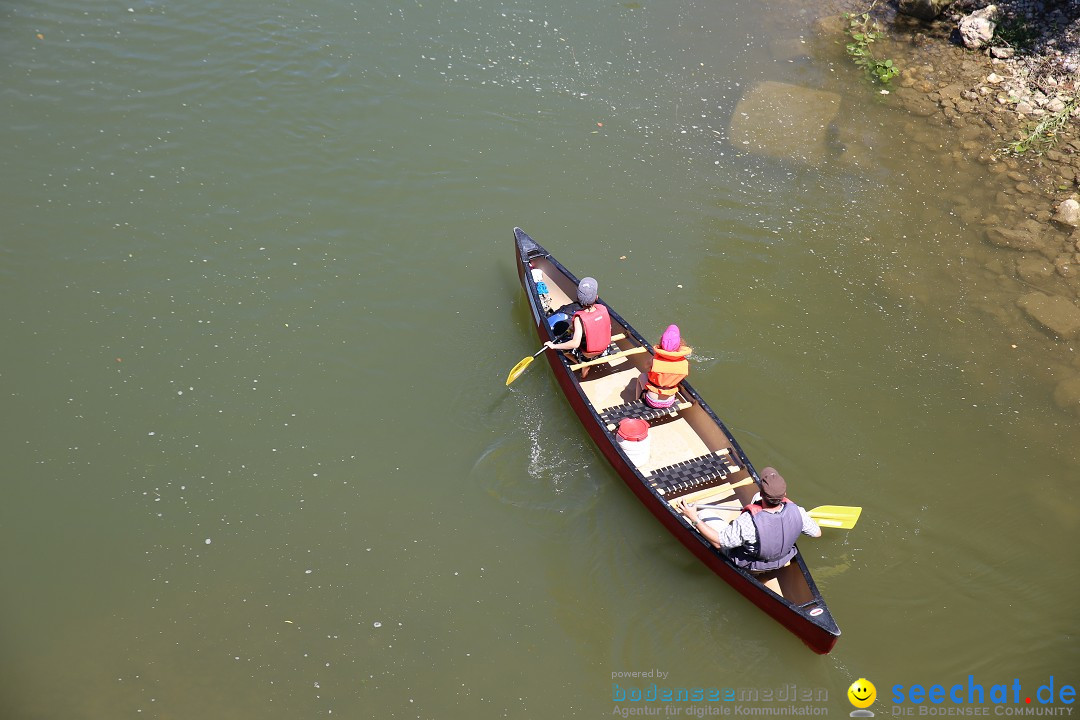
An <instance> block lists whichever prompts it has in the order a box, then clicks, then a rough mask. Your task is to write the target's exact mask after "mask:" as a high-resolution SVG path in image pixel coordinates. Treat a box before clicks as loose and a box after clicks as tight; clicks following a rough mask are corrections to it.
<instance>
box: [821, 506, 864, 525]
mask: <svg viewBox="0 0 1080 720" xmlns="http://www.w3.org/2000/svg"><path fill="white" fill-rule="evenodd" d="M809 512H810V517H812V518H814V521H815V522H817V524H818V525H820V526H822V527H831V528H842V529H844V530H850V529H851V528H853V527H855V523H856V522H858V520H859V516H860V515H862V508H861V507H850V506H848V505H821V506H819V507H816V508H814V509H813V510H810V511H809Z"/></svg>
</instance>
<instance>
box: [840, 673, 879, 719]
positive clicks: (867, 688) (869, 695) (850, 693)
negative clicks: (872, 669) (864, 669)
mask: <svg viewBox="0 0 1080 720" xmlns="http://www.w3.org/2000/svg"><path fill="white" fill-rule="evenodd" d="M847 699H848V702H850V703H851V704H852V705H854V706H855V710H852V711H851V717H874V713H873V711H871V710H867V709H866V708H868V707H870V706H871V705H873V704H874V700H876V699H877V688H876V687H874V683H872V682H870V681H869V680H867V679H866V678H859V679H858V680H856V681H855V682H853V683H851V687H849V688H848V689H847Z"/></svg>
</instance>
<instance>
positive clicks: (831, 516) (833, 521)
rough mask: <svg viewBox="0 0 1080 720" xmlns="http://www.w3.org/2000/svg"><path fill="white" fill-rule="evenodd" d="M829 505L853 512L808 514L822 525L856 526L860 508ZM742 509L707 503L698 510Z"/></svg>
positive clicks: (834, 526) (835, 526)
mask: <svg viewBox="0 0 1080 720" xmlns="http://www.w3.org/2000/svg"><path fill="white" fill-rule="evenodd" d="M822 507H825V506H822ZM828 507H840V508H844V509H845V510H851V511H852V513H851V514H850V515H837V514H835V513H829V512H819V511H818V510H819V509H818V508H813V509H812V510H807V511H806V514H807V515H809V516H810V517H812V518H813V519H814V520H815V521H816V522H817V524H818V525H820V526H821V527H831V528H842V529H845V530H850V529H851V528H853V527H855V523H856V522H857V521H858V519H859V513H858V512H855V511H857V510H860V508H854V507H852V508H847V507H845V506H842V505H830V506H828ZM742 509H743V508H742V506H739V505H707V504H706V505H702V506H700V507H698V510H742ZM848 519H850V521H851V525H850V526H848V525H847V524H846V523H845V522H844V521H845V520H848Z"/></svg>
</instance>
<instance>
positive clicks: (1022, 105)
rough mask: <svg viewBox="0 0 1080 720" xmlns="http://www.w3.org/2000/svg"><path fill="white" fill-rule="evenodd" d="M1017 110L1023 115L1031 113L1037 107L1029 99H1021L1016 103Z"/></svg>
mask: <svg viewBox="0 0 1080 720" xmlns="http://www.w3.org/2000/svg"><path fill="white" fill-rule="evenodd" d="M1016 112H1018V113H1020V114H1021V115H1030V114H1031V113H1033V112H1035V107H1034V106H1033V105H1032V104H1031V103H1029V102H1028V101H1027V100H1021V101H1020V102H1018V103H1017V104H1016Z"/></svg>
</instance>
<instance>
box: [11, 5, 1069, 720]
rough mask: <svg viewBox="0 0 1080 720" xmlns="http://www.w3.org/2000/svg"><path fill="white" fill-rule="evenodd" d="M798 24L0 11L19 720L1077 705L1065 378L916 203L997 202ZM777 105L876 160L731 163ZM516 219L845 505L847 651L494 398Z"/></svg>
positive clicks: (769, 455) (372, 10) (423, 9)
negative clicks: (624, 690)
mask: <svg viewBox="0 0 1080 720" xmlns="http://www.w3.org/2000/svg"><path fill="white" fill-rule="evenodd" d="M823 12H825V9H823V8H821V7H817V6H816V5H815V4H813V3H803V2H794V1H793V2H785V1H780V0H777V1H775V2H764V3H762V2H749V1H744V2H714V3H702V2H677V3H673V4H650V3H640V4H639V3H618V2H610V3H574V2H566V1H565V0H555V1H554V2H548V3H524V2H520V1H517V0H503V1H501V2H500V1H494V0H490V1H489V0H442V1H441V2H428V1H427V0H425V2H422V3H421V2H406V3H400V4H398V3H385V2H382V0H368V1H367V2H355V3H350V2H343V1H341V0H338V1H333V0H312V1H311V2H306V3H298V2H280V1H279V2H252V1H251V0H234V1H233V2H228V3H224V2H220V1H219V0H195V1H194V2H190V3H180V4H178V3H165V2H159V1H155V0H149V1H145V2H144V1H142V0H140V2H138V3H136V4H130V5H128V4H110V3H104V2H99V1H98V0H81V1H80V2H75V1H74V0H63V1H58V2H45V3H28V2H20V1H15V2H8V3H4V4H3V6H0V16H2V17H3V22H2V23H0V62H2V68H3V77H4V82H3V86H2V89H0V121H2V123H3V127H4V129H5V138H6V141H5V142H4V143H3V147H2V148H0V163H2V167H3V176H4V192H3V193H2V194H0V217H2V220H3V232H2V236H0V302H2V304H3V307H4V312H3V313H2V314H0V323H2V325H0V329H2V334H0V337H2V338H3V342H2V347H3V349H2V351H0V396H2V397H3V403H4V412H3V414H2V422H3V426H2V432H0V448H2V449H3V457H4V460H5V462H4V465H5V470H4V473H3V489H4V496H3V499H2V501H0V578H2V583H3V584H2V589H0V717H4V718H13V719H14V718H20V719H21V718H34V719H37V718H48V719H50V720H52V719H56V720H61V719H65V720H66V719H68V718H109V719H113V718H125V717H131V718H135V717H140V718H141V717H158V718H311V717H321V716H332V717H346V718H413V717H416V718H447V719H453V720H457V719H466V718H467V719H472V718H493V717H509V718H563V717H577V718H602V717H609V716H612V714H613V710H614V709H617V708H619V707H620V704H619V703H616V702H614V701H613V693H614V689H613V683H620V684H621V685H620V687H622V686H624V685H636V686H639V687H641V686H645V685H647V683H649V682H658V683H660V684H666V685H668V686H673V687H692V686H699V687H717V688H725V687H726V688H739V689H745V688H757V689H769V688H789V687H791V686H795V687H797V688H798V689H799V690H800V691H802V690H809V691H813V692H815V693H821V692H824V693H825V694H826V695H827V701H825V702H819V703H817V707H819V708H824V711H825V714H828V715H831V716H833V717H842V716H844V715H846V714H847V713H848V712H849V711H851V710H852V708H851V706H850V704H849V703H848V701H847V699H846V696H845V692H846V690H847V688H848V686H849V684H851V683H852V681H854V680H855V679H857V678H860V677H865V678H867V679H869V680H871V681H873V682H874V683H876V685H877V688H878V693H879V700H878V702H877V704H876V705H875V706H874V708H872V709H874V710H876V711H877V714H878V716H882V715H891V711H890V704H891V699H890V695H891V690H890V688H892V686H894V685H896V684H901V685H904V686H905V687H906V686H910V685H912V684H916V683H920V684H923V685H924V686H930V685H933V684H943V685H945V686H946V687H948V686H950V685H952V684H954V683H961V682H963V683H965V684H966V683H967V682H968V681H969V676H972V677H973V678H974V682H977V683H981V684H982V685H984V686H985V687H986V688H987V689H989V688H990V686H991V685H992V684H995V683H1012V682H1013V681H1014V679H1015V680H1019V681H1020V682H1021V683H1022V685H1023V688H1024V692H1025V693H1029V694H1030V693H1034V692H1035V689H1036V687H1037V686H1039V685H1041V684H1045V683H1046V682H1047V681H1048V680H1049V678H1050V676H1053V677H1054V682H1055V683H1056V685H1057V687H1059V688H1060V686H1062V685H1064V684H1071V685H1074V686H1075V685H1076V681H1077V680H1080V676H1078V670H1080V650H1078V644H1077V641H1076V631H1077V625H1078V620H1080V611H1078V610H1077V603H1076V597H1077V594H1078V592H1080V565H1078V563H1077V562H1076V560H1075V558H1074V557H1073V556H1072V555H1071V550H1072V548H1073V547H1075V544H1076V542H1077V540H1078V538H1080V510H1078V509H1077V508H1078V506H1077V497H1076V490H1075V480H1076V479H1077V478H1078V477H1080V453H1078V452H1077V447H1078V445H1077V442H1076V440H1077V431H1078V421H1077V418H1076V416H1074V415H1070V414H1068V413H1066V412H1064V411H1062V410H1060V409H1059V408H1058V407H1057V406H1055V405H1054V403H1053V402H1052V401H1051V394H1052V392H1053V387H1054V386H1053V383H1052V381H1051V379H1050V378H1049V377H1048V375H1047V374H1046V373H1042V372H1040V370H1039V369H1040V368H1042V367H1044V366H1047V364H1048V363H1049V362H1050V361H1051V360H1052V361H1053V362H1054V363H1058V364H1060V363H1062V362H1066V363H1067V362H1069V359H1070V358H1071V357H1072V355H1071V353H1072V352H1073V351H1072V348H1071V347H1070V346H1068V345H1067V344H1061V343H1058V344H1056V345H1053V346H1049V345H1048V344H1047V343H1048V341H1047V340H1045V338H1044V336H1043V335H1042V333H1041V331H1039V330H1038V329H1036V328H1033V327H1031V326H1029V325H1017V326H1015V327H1010V326H1008V325H1002V324H1000V323H998V322H995V321H992V320H991V319H990V318H988V316H987V315H986V314H985V313H983V312H980V311H979V310H978V306H979V305H980V303H985V302H992V301H994V281H993V280H992V279H988V277H987V276H986V274H985V272H984V265H985V257H984V253H989V252H990V250H989V249H980V244H979V240H978V238H977V236H975V235H974V234H972V233H969V232H968V231H967V229H966V228H964V227H963V226H962V225H960V224H959V221H958V220H957V219H956V218H955V217H953V216H952V215H950V214H949V213H948V211H947V209H946V207H945V206H944V204H943V203H942V202H941V198H942V197H944V196H947V195H955V194H965V193H968V192H971V193H975V192H976V191H977V190H978V189H981V188H985V187H986V186H987V184H988V183H991V182H993V181H992V180H991V179H988V178H987V177H985V176H983V175H982V173H981V170H980V169H979V168H978V167H977V166H974V165H972V166H971V167H967V166H956V165H948V166H946V165H945V164H943V162H942V158H940V157H933V156H928V155H926V154H925V153H923V152H921V151H918V150H916V148H915V146H914V145H910V144H909V143H908V142H907V141H906V140H905V133H904V131H903V128H904V127H905V126H904V124H903V123H905V122H910V121H909V120H907V119H901V118H897V117H896V115H895V111H893V110H890V108H889V106H888V105H886V104H881V103H879V102H877V100H876V99H875V97H874V91H873V90H872V89H870V88H868V86H867V85H866V84H865V83H864V82H863V80H862V78H861V77H859V76H858V74H857V72H856V71H855V70H854V69H853V68H852V67H851V66H850V65H849V64H847V63H846V62H845V61H844V59H843V57H842V48H840V47H839V46H838V45H836V44H835V43H833V42H832V40H831V39H825V40H822V39H821V38H820V37H817V36H815V35H814V33H813V23H814V20H815V19H816V18H817V16H818V15H820V14H822V13H823ZM763 80H770V81H775V82H782V83H789V84H793V85H799V86H805V87H814V88H826V89H828V90H829V91H830V92H833V93H836V94H837V96H838V97H839V98H841V101H840V102H841V103H842V104H843V110H842V112H841V117H842V124H843V125H844V127H845V128H846V132H847V133H848V134H849V135H852V134H854V136H856V137H857V138H858V140H859V142H860V143H862V144H863V145H864V146H865V147H866V148H869V150H868V151H867V153H866V155H865V156H864V157H863V159H862V160H861V161H860V162H858V163H855V164H851V163H846V162H841V161H840V160H836V161H835V162H833V161H830V160H829V159H826V160H825V161H824V162H822V163H818V164H814V165H806V164H800V163H798V162H781V161H776V160H773V159H770V158H768V157H766V156H764V155H762V154H761V153H755V152H748V151H746V148H740V147H734V146H733V145H732V144H731V143H729V142H726V141H725V140H724V135H725V134H726V132H727V128H728V125H729V121H730V119H731V117H732V114H733V113H734V112H735V107H736V103H737V102H738V100H739V98H740V97H742V96H743V94H744V93H745V92H746V90H747V88H749V87H751V86H753V85H754V84H755V83H758V82H760V81H763ZM919 147H924V146H919ZM514 226H521V227H522V228H523V229H525V231H526V232H528V233H529V234H531V235H532V236H533V237H534V238H535V239H536V240H537V241H538V242H540V243H541V244H543V245H545V246H546V247H547V248H548V249H549V250H551V251H552V252H553V253H555V255H556V256H557V257H558V258H559V259H560V260H562V261H563V262H564V263H565V264H567V265H568V267H570V269H571V270H573V271H575V272H577V273H578V274H579V275H586V274H591V275H595V276H596V277H597V278H598V279H599V282H600V286H601V295H602V296H603V297H604V298H605V299H606V300H607V301H609V302H610V303H612V304H613V305H614V306H615V307H616V308H617V309H618V310H619V311H620V312H621V313H622V314H623V315H624V316H625V317H626V318H627V319H628V320H630V321H631V322H632V323H633V324H634V325H635V326H636V327H637V328H638V329H639V330H640V331H642V332H643V334H645V335H646V336H647V337H653V336H657V337H658V336H659V333H660V332H661V331H662V329H663V328H664V327H665V326H666V325H667V324H668V323H671V322H677V323H679V325H680V326H681V327H682V330H683V334H684V337H685V338H686V339H687V340H688V341H689V342H690V344H691V345H693V346H694V348H695V358H696V361H695V362H694V363H693V364H692V370H691V381H692V382H693V384H694V386H695V387H696V389H697V390H698V391H699V392H700V393H701V394H702V396H703V397H705V398H706V399H707V400H708V401H709V403H710V404H711V405H712V407H713V408H714V409H715V410H716V411H717V412H718V414H720V416H721V417H722V418H723V419H724V420H725V421H726V422H727V424H728V425H729V427H730V428H731V430H732V431H733V433H734V434H735V436H736V437H737V438H738V439H739V441H740V442H741V444H742V446H743V448H744V449H745V450H746V452H747V454H748V455H749V456H750V458H751V459H752V460H753V461H754V463H755V464H756V465H757V466H758V467H759V468H760V467H764V466H766V465H774V466H776V467H777V468H778V469H779V470H780V471H781V473H783V475H784V476H785V477H786V478H787V479H788V482H789V484H790V486H791V494H792V496H793V497H794V498H795V499H796V500H798V501H800V502H802V503H803V504H805V505H807V506H814V505H820V504H844V505H860V506H862V507H863V508H864V511H863V515H862V519H861V520H860V521H859V524H858V526H857V527H856V528H855V529H854V530H852V531H828V530H827V531H826V535H825V536H824V537H822V538H821V539H818V540H806V541H805V542H803V543H801V547H802V550H803V552H804V553H805V555H806V558H807V561H808V563H809V565H810V567H811V569H812V571H813V572H814V574H815V577H816V579H817V581H818V584H819V586H820V587H821V589H822V591H823V593H824V595H825V597H826V599H827V601H828V603H829V605H830V608H831V610H832V612H833V613H834V615H835V616H836V618H837V621H838V623H839V625H840V627H841V628H842V630H843V636H842V637H841V639H840V642H839V644H838V646H837V647H836V649H835V650H834V652H833V653H832V654H830V655H828V656H824V657H819V656H817V655H814V654H813V653H812V652H810V651H809V650H808V649H807V648H805V647H804V646H803V645H802V644H801V643H800V642H799V640H798V639H797V638H795V637H794V636H793V635H791V634H790V633H788V632H786V631H785V630H784V629H783V628H781V627H780V626H779V625H778V624H777V623H775V622H774V621H773V620H771V619H769V618H768V617H766V616H765V615H764V614H763V613H762V612H760V611H759V610H758V609H757V608H755V607H754V606H753V605H752V604H750V603H749V602H747V601H746V600H745V599H743V598H742V597H741V596H739V595H738V594H737V593H736V592H735V591H734V590H732V589H731V588H730V587H728V586H727V585H726V584H725V583H723V581H721V580H720V579H719V578H717V577H716V576H714V575H713V574H712V573H711V572H710V571H709V570H708V569H706V568H705V567H704V566H703V565H701V564H700V563H699V562H698V561H697V560H696V559H695V558H694V557H693V556H692V555H690V553H688V552H687V551H686V550H685V549H684V548H683V547H682V546H681V545H680V544H679V543H678V542H677V541H675V540H674V539H673V538H672V537H670V536H669V535H668V533H667V532H666V530H664V529H663V528H662V527H661V526H660V525H659V523H657V522H656V521H655V519H653V518H652V516H651V515H650V514H649V513H648V512H647V511H646V510H645V509H644V508H643V507H642V506H641V505H640V503H639V502H638V501H637V500H636V499H635V498H634V497H633V495H632V494H631V493H630V492H629V491H628V490H627V489H626V488H625V486H624V485H623V484H622V482H621V480H620V479H619V478H618V476H617V475H616V474H615V473H614V471H613V470H612V469H611V468H610V467H609V466H608V465H607V464H606V463H605V461H604V460H603V458H602V457H601V456H600V455H599V454H598V453H597V452H596V450H595V449H594V448H593V447H592V446H591V445H590V444H589V440H588V437H587V436H586V435H585V433H584V432H583V430H582V429H581V427H580V424H579V423H578V421H577V419H576V417H575V416H574V415H573V413H572V412H571V410H570V408H569V406H568V405H567V403H566V402H565V400H564V399H563V398H562V397H561V396H560V394H559V391H558V388H557V386H556V384H555V383H554V381H553V378H552V376H551V373H550V370H549V369H548V368H547V367H546V365H545V364H544V363H539V362H538V363H536V364H534V365H533V367H532V368H530V369H529V371H528V372H527V374H526V375H524V376H523V377H522V378H520V379H519V380H518V381H517V382H516V383H514V385H513V386H511V388H509V389H508V388H506V387H505V386H504V384H503V381H504V379H505V376H506V373H507V371H508V370H509V369H510V368H511V367H512V366H513V365H514V363H516V362H517V361H518V360H520V359H521V358H522V357H524V356H526V355H528V354H530V353H531V352H533V351H534V350H535V346H536V338H535V334H534V332H533V331H532V330H531V329H530V328H529V313H528V310H527V307H526V304H525V302H524V297H523V294H522V292H521V289H520V287H519V285H518V281H517V277H516V274H515V267H514V264H513V247H512V229H513V227H514ZM1000 252H1003V253H1004V252H1006V251H1000ZM987 298H990V300H987ZM1013 346H1015V347H1013ZM1048 347H1050V348H1051V349H1050V350H1048V349H1047V348H1048ZM1044 360H1045V361H1046V362H1044ZM653 670H659V671H661V672H663V673H667V675H666V676H665V678H666V679H663V680H659V679H657V678H652V679H651V680H650V679H648V678H644V677H642V678H626V677H624V676H619V677H618V679H616V674H617V673H629V672H646V671H653ZM965 687H966V685H965ZM624 705H625V703H624ZM728 705H731V704H730V703H729V704H728ZM745 705H746V707H759V708H761V707H766V706H768V705H769V703H767V702H756V703H747V704H745ZM1021 705H1023V702H1022V700H1021ZM650 707H654V708H656V707H659V706H657V705H656V704H653V705H652V706H650ZM724 707H727V706H725V705H724V704H723V703H716V702H714V703H699V704H696V705H694V704H683V705H680V706H678V707H674V708H668V709H669V710H671V709H674V710H678V711H679V714H681V715H682V716H684V717H685V716H688V715H690V712H691V710H693V709H694V708H696V709H697V710H699V711H701V712H707V711H711V710H715V711H717V712H719V711H720V710H722V709H723V708H724ZM1013 707H1017V706H1013ZM1058 707H1059V708H1062V707H1064V706H1061V705H1058ZM728 709H730V708H728Z"/></svg>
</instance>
